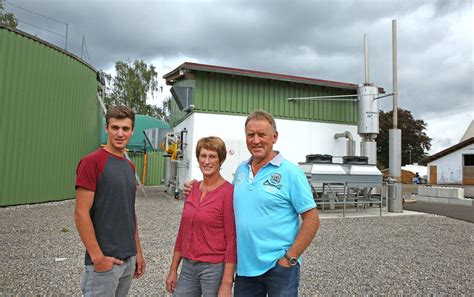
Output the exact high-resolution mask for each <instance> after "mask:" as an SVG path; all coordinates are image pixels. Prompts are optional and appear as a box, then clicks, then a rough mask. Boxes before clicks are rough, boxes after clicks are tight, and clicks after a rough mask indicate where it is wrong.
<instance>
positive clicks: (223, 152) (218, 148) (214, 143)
mask: <svg viewBox="0 0 474 297" xmlns="http://www.w3.org/2000/svg"><path fill="white" fill-rule="evenodd" d="M203 148H204V149H206V150H210V151H214V152H217V156H218V157H219V162H220V163H222V162H224V161H225V158H226V157H227V149H226V147H225V143H224V141H223V140H222V139H221V138H219V137H217V136H209V137H203V138H201V139H199V141H198V143H197V145H196V158H197V159H199V154H200V153H201V149H203Z"/></svg>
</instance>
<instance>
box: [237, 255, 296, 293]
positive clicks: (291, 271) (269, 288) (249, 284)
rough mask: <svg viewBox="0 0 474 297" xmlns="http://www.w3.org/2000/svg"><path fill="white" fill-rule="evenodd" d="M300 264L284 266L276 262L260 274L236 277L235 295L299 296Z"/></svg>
mask: <svg viewBox="0 0 474 297" xmlns="http://www.w3.org/2000/svg"><path fill="white" fill-rule="evenodd" d="M299 285H300V264H297V265H296V266H294V267H283V266H280V265H278V263H277V264H276V266H275V267H273V268H272V269H270V270H268V271H267V272H265V273H264V274H262V275H260V276H254V277H246V276H239V275H237V277H236V278H235V288H234V297H265V296H267V294H268V296H269V297H278V296H285V297H288V296H295V297H296V296H298V287H299Z"/></svg>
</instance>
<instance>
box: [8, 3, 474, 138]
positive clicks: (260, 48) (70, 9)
mask: <svg viewBox="0 0 474 297" xmlns="http://www.w3.org/2000/svg"><path fill="white" fill-rule="evenodd" d="M10 2H11V3H14V4H17V5H20V6H22V7H25V8H27V9H30V10H33V11H35V12H37V13H40V14H43V15H47V16H49V17H52V18H56V19H59V20H62V21H64V22H67V23H69V39H68V48H69V50H71V51H72V52H74V53H76V54H77V55H80V53H81V41H82V37H83V36H85V40H86V42H87V48H88V52H89V54H90V58H91V62H92V64H93V65H94V66H95V67H96V68H98V69H111V68H112V67H113V65H114V63H115V62H116V61H117V60H126V59H143V60H145V61H146V62H150V61H157V60H159V61H162V63H163V65H156V66H159V67H167V68H168V69H170V68H174V67H176V66H178V65H179V64H180V63H182V62H185V61H184V60H182V61H179V58H180V57H186V58H185V59H188V60H190V61H193V62H199V63H209V64H216V65H222V66H230V67H237V68H248V69H255V70H261V71H271V72H277V73H284V74H291V75H300V76H309V77H316V78H321V79H328V80H337V81H344V82H352V83H362V82H363V80H364V69H363V66H364V60H363V35H364V33H368V34H369V43H370V65H371V69H370V74H371V81H372V82H373V83H375V84H376V85H379V86H382V87H384V88H385V89H386V91H387V92H391V89H392V87H391V85H392V60H391V42H392V41H391V21H392V19H397V20H398V67H399V68H398V71H399V91H400V104H401V107H403V108H407V109H410V110H411V111H412V113H413V114H414V115H415V116H416V117H419V118H423V117H425V116H426V117H429V116H431V115H433V114H449V115H452V114H455V113H456V112H463V111H466V110H469V109H470V110H474V106H473V101H474V100H473V77H472V73H473V65H472V61H473V50H472V42H473V34H472V33H473V32H472V7H471V1H469V0H454V1H444V0H430V1H428V0H414V1H397V0H382V1H374V0H362V1H360V0H359V1H352V0H335V1H329V0H326V1H321V0H318V1H302V0H293V1H290V0H288V1H280V0H264V1H226V2H223V1H217V0H216V1H190V0H189V1H187V0H182V1H171V0H170V1H111V0H108V1H105V0H97V1H92V0H88V1H83V0H81V1H80V0H63V1H53V0H43V1H32V0H10ZM6 7H7V9H10V10H12V11H13V12H14V13H16V14H17V16H19V17H20V19H22V20H25V21H28V22H29V23H33V24H36V25H37V26H40V27H45V28H48V29H50V30H54V31H57V32H64V26H63V25H61V24H56V23H54V22H51V21H48V20H45V19H42V18H38V17H37V16H36V15H32V14H29V13H26V12H24V11H21V10H20V9H17V8H15V7H12V6H9V5H7V6H6ZM20 25H21V28H23V29H24V30H25V31H28V32H33V34H37V35H38V36H39V37H41V38H44V39H46V40H49V41H50V42H52V43H55V44H58V45H61V46H62V45H63V44H64V39H63V38H61V37H58V36H55V35H54V34H50V33H47V32H44V31H41V30H39V29H37V28H34V27H31V26H28V25H27V24H24V23H20ZM183 59H184V58H183ZM171 61H178V62H174V63H176V65H174V64H172V62H171ZM171 64H172V65H171ZM165 65H166V66H165ZM158 70H159V71H160V75H162V74H164V73H163V72H161V69H158ZM381 107H382V108H383V109H385V110H388V109H391V102H390V100H389V99H386V100H383V102H382V104H381ZM471 117H474V111H472V113H471ZM441 118H442V117H441ZM458 129H459V128H458ZM461 129H465V128H464V127H462V128H461ZM430 136H431V137H436V136H434V135H430ZM440 143H443V144H444V142H441V141H440ZM452 144H453V143H452Z"/></svg>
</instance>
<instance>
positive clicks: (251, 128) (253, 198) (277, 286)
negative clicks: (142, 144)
mask: <svg viewBox="0 0 474 297" xmlns="http://www.w3.org/2000/svg"><path fill="white" fill-rule="evenodd" d="M245 136H246V143H247V148H248V150H249V152H250V154H251V155H252V157H251V158H250V159H249V160H247V161H245V162H243V163H242V164H240V166H239V167H238V168H237V171H236V174H235V176H234V213H235V226H236V238H237V276H236V279H235V288H234V296H236V297H253V296H255V297H260V296H261V297H264V296H267V295H268V296H269V297H273V296H285V297H287V296H298V287H299V281H300V263H301V260H300V257H301V255H302V254H303V252H304V251H305V249H306V248H307V247H308V246H309V244H310V243H311V241H312V240H313V238H314V236H315V235H316V232H317V231H318V229H319V216H318V212H317V209H316V203H315V202H314V199H313V195H312V193H311V189H310V187H309V184H308V181H307V179H306V176H305V175H304V173H303V171H302V170H301V169H300V168H298V167H297V166H296V165H294V164H292V163H291V162H289V161H287V160H285V159H284V158H283V156H282V155H281V154H280V153H279V152H277V151H274V150H273V145H274V144H275V143H276V141H277V139H278V132H277V129H276V124H275V120H274V119H273V116H272V115H271V114H269V113H268V112H266V111H263V110H259V111H255V112H252V113H251V114H249V116H248V117H247V120H246V121H245ZM190 188H191V183H189V182H187V183H185V185H184V191H183V193H184V195H185V196H186V195H187V194H188V193H189V190H190ZM300 216H301V219H302V223H301V225H300V220H299V217H300Z"/></svg>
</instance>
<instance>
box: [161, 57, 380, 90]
mask: <svg viewBox="0 0 474 297" xmlns="http://www.w3.org/2000/svg"><path fill="white" fill-rule="evenodd" d="M185 69H189V70H197V71H207V72H214V73H225V74H231V75H232V74H234V75H241V76H249V77H258V78H266V79H275V80H282V81H290V82H297V83H305V84H311V85H320V86H327V87H336V88H342V89H350V90H356V89H357V87H358V85H357V84H353V83H345V82H338V81H331V80H323V79H316V78H309V77H302V76H294V75H286V74H278V73H272V72H263V71H256V70H248V69H239V68H231V67H223V66H215V65H206V64H198V63H190V62H185V63H183V64H181V65H180V66H178V67H177V68H175V69H174V70H172V71H171V72H169V73H167V74H165V75H163V78H164V79H166V80H167V82H168V78H169V77H172V76H176V75H177V74H179V71H180V70H185ZM379 90H380V91H381V93H384V92H385V91H384V90H383V88H379Z"/></svg>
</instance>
